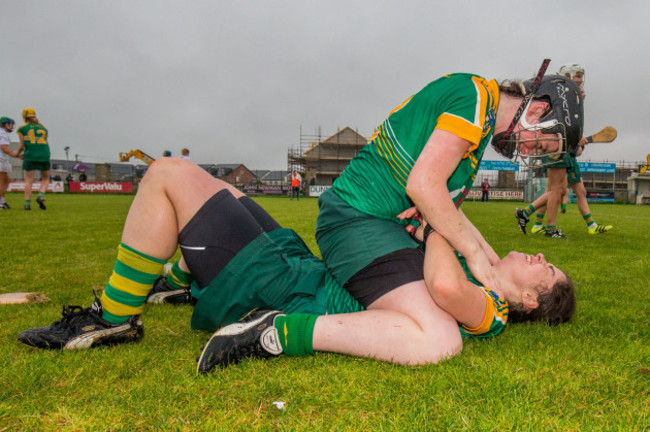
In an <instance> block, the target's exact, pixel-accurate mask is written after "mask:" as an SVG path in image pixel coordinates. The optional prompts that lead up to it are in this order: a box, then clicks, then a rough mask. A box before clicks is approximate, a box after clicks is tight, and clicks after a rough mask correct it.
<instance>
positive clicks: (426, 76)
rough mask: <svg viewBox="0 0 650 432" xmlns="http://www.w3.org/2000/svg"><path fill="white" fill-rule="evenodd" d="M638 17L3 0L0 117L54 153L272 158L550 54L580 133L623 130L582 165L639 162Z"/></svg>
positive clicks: (449, 8) (524, 10)
mask: <svg viewBox="0 0 650 432" xmlns="http://www.w3.org/2000/svg"><path fill="white" fill-rule="evenodd" d="M649 16H650V2H647V1H645V0H630V1H626V0H621V1H618V2H615V1H612V0H607V1H601V0H589V1H586V0H585V1H581V0H578V1H567V0H565V1H553V0H550V1H549V0H547V1H543V2H540V1H525V0H517V1H516V0H510V1H506V0H491V1H487V0H485V1H449V0H447V1H433V0H430V1H420V0H395V1H385V0H364V1H356V0H326V1H320V0H318V1H310V0H273V1H262V0H257V1H244V0H239V1H237V0H230V1H207V0H186V1H169V0H128V1H126V0H111V1H98V0H57V1H50V0H41V1H30V0H20V1H14V0H4V1H3V2H2V15H0V25H1V29H2V30H1V31H2V46H3V50H2V54H3V59H2V61H1V62H0V78H1V79H0V88H1V92H0V95H1V97H0V115H6V116H9V117H12V118H14V119H16V121H17V122H18V121H20V112H21V110H22V109H23V108H25V107H32V108H34V109H35V110H36V113H37V115H38V117H39V119H40V120H41V121H42V122H43V124H44V125H45V126H46V127H47V128H48V129H49V131H50V146H51V149H52V157H53V158H65V152H64V150H63V148H64V147H65V146H70V157H71V158H73V157H74V155H75V154H79V155H81V159H82V160H83V161H86V162H110V161H117V160H118V153H119V152H121V151H128V150H130V149H136V148H138V149H141V150H143V151H145V152H147V153H149V154H150V155H152V156H154V157H159V156H160V155H161V154H162V152H163V150H171V151H172V153H173V154H174V155H179V154H180V149H181V148H182V147H188V148H189V149H190V150H191V156H192V159H193V160H194V161H195V162H197V163H240V162H241V163H244V164H245V165H246V166H247V167H249V168H251V169H282V168H284V167H286V165H287V162H286V154H287V149H288V148H289V147H292V146H293V147H297V146H298V144H299V139H300V128H301V126H302V130H303V133H306V134H313V133H315V131H316V130H317V129H318V128H319V127H320V128H321V130H322V133H323V134H327V135H329V134H333V133H335V132H336V131H337V129H338V128H343V127H345V126H350V127H352V128H353V129H357V130H358V131H359V133H361V134H362V135H364V136H366V137H368V136H370V134H371V133H372V131H373V130H374V128H375V127H376V126H377V125H379V124H380V123H381V122H382V121H383V120H384V118H385V117H386V115H387V114H388V113H389V112H390V110H391V109H392V108H393V107H394V106H396V105H397V104H399V103H400V102H402V101H403V100H404V99H406V97H408V96H409V95H411V94H413V93H414V92H416V91H418V90H419V89H420V88H422V87H423V86H424V85H425V84H427V83H428V82H429V81H432V80H433V79H435V78H437V77H439V76H441V75H444V74H446V73H451V72H472V73H477V74H479V75H482V76H484V77H486V78H490V79H491V78H496V79H497V80H499V81H500V80H502V79H505V78H529V77H532V76H533V75H534V74H535V72H536V71H537V69H538V67H539V65H540V64H541V61H542V59H543V58H545V57H549V58H551V60H552V61H551V65H550V69H549V70H550V71H553V72H554V71H557V69H558V68H559V67H560V66H561V65H562V64H564V63H573V62H577V63H580V64H582V65H583V66H584V67H585V68H586V91H587V99H586V101H585V102H586V104H585V105H586V106H585V115H586V124H585V133H586V134H589V133H593V132H596V131H597V130H600V129H601V128H603V127H604V126H607V125H611V126H615V127H616V128H617V129H618V131H619V135H618V139H617V141H616V142H615V143H614V144H612V145H606V144H595V145H593V146H591V147H590V148H588V149H587V151H586V152H585V154H584V156H583V160H588V159H591V160H594V161H605V160H609V161H618V160H628V161H640V160H644V159H645V156H646V154H647V153H650V146H649V145H648V143H647V136H648V131H647V130H646V129H645V126H644V124H646V123H648V106H647V103H646V102H647V101H648V100H650V90H649V86H648V85H647V74H648V71H650V67H649V66H650V64H649V63H650V56H649V52H648V45H649V42H650V26H649V25H648V23H647V20H648V17H649ZM12 139H16V136H15V135H12ZM498 158H499V157H498V156H496V155H495V153H493V152H488V153H486V156H485V159H498Z"/></svg>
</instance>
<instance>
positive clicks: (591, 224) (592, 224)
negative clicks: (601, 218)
mask: <svg viewBox="0 0 650 432" xmlns="http://www.w3.org/2000/svg"><path fill="white" fill-rule="evenodd" d="M582 218H583V219H584V220H585V223H586V224H587V228H593V227H595V226H596V225H598V224H597V223H596V221H595V220H594V218H593V217H592V216H591V213H589V214H588V215H587V216H583V217H582Z"/></svg>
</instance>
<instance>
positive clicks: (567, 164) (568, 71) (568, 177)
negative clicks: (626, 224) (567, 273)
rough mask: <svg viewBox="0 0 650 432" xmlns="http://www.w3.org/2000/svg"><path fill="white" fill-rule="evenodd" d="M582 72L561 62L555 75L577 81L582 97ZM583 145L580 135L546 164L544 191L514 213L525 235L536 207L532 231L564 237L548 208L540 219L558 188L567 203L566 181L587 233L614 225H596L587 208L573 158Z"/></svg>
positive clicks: (578, 170)
mask: <svg viewBox="0 0 650 432" xmlns="http://www.w3.org/2000/svg"><path fill="white" fill-rule="evenodd" d="M584 73H585V70H584V68H583V67H582V66H580V65H579V64H577V63H573V64H567V65H564V66H562V67H561V68H560V70H559V71H558V74H560V75H563V76H566V77H568V78H571V79H572V80H573V81H574V82H575V83H576V84H578V86H580V90H581V92H582V97H583V98H584V97H586V94H585V90H584ZM585 145H587V139H586V138H584V137H582V138H581V140H580V143H579V145H578V146H577V147H576V148H575V149H573V150H571V151H570V152H568V153H567V154H566V156H565V158H564V160H563V161H560V162H558V163H556V164H553V165H550V166H548V167H547V168H548V182H547V183H546V192H545V193H544V194H542V196H540V197H539V198H538V199H537V200H535V201H534V202H533V203H532V204H530V205H529V206H528V207H527V208H526V209H523V210H517V211H516V212H515V216H516V217H517V220H518V223H519V226H520V229H521V230H522V232H523V233H524V234H526V224H527V223H528V218H529V217H530V215H532V214H533V213H534V212H535V210H537V213H536V217H535V225H534V226H533V228H532V229H531V232H532V233H538V232H541V231H545V232H546V233H547V234H546V235H547V236H548V237H555V238H563V237H565V235H564V234H563V233H562V232H561V231H560V230H554V229H553V228H554V225H555V223H554V222H553V223H551V211H549V216H548V217H547V225H546V227H544V226H543V220H544V214H545V213H546V211H547V204H548V205H551V204H550V202H551V200H552V202H555V196H554V194H555V193H557V192H558V191H560V190H561V191H562V195H561V200H560V202H559V203H561V205H564V203H565V202H566V200H567V198H568V188H567V187H566V184H567V181H568V184H569V186H570V187H571V188H572V189H573V191H574V193H575V194H576V202H577V204H578V210H579V211H580V214H581V215H582V218H583V219H584V221H585V223H586V224H587V229H588V232H589V234H601V233H604V232H607V231H609V230H611V229H612V228H613V227H612V226H611V225H599V224H598V223H596V221H595V220H594V218H593V217H592V215H591V211H590V210H589V204H588V202H587V191H586V189H585V186H584V183H583V181H582V174H581V172H580V166H579V165H578V161H577V159H576V157H577V156H580V155H581V154H582V152H583V150H584V146H585ZM560 183H563V186H562V187H561V188H560V187H559V186H558V185H559V184H560ZM563 213H564V211H563ZM554 215H555V217H557V210H556V211H555V212H554ZM553 220H555V219H553ZM554 231H556V232H554Z"/></svg>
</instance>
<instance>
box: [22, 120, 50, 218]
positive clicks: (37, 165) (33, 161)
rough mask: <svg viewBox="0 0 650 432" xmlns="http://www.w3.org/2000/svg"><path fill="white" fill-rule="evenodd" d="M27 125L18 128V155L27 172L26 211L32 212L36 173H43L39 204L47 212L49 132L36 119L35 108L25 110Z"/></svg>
mask: <svg viewBox="0 0 650 432" xmlns="http://www.w3.org/2000/svg"><path fill="white" fill-rule="evenodd" d="M22 115H23V120H25V124H24V125H22V126H21V127H19V128H18V131H17V133H18V139H19V140H20V147H19V148H18V155H19V156H21V155H22V158H23V170H24V171H25V210H31V209H32V207H31V202H32V183H34V171H36V170H38V171H40V172H41V186H40V188H39V191H38V198H36V202H37V203H38V205H39V207H40V208H41V210H45V191H46V190H47V186H48V185H49V184H50V146H49V144H48V141H47V139H48V132H47V129H45V126H43V125H42V124H41V123H40V122H39V121H38V118H37V117H36V112H35V111H34V109H33V108H25V109H24V110H23V113H22Z"/></svg>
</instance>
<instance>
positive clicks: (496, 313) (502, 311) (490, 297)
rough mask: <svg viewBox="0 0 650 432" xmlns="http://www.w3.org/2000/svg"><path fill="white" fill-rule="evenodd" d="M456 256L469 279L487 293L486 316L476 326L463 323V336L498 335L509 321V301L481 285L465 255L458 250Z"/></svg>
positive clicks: (461, 328)
mask: <svg viewBox="0 0 650 432" xmlns="http://www.w3.org/2000/svg"><path fill="white" fill-rule="evenodd" d="M456 258H458V261H459V262H460V265H461V266H462V267H463V270H464V271H465V276H467V280H468V281H470V282H471V283H473V284H474V285H478V286H479V287H481V289H482V290H483V293H484V294H485V316H484V317H483V322H482V323H481V325H479V326H478V327H476V328H469V327H466V326H464V325H461V326H460V334H461V336H462V337H463V338H467V337H490V336H496V335H498V334H499V333H501V332H502V331H503V329H504V328H505V327H506V323H507V322H508V311H509V306H508V302H507V301H506V300H505V299H502V298H500V297H499V296H498V295H497V294H496V293H495V292H494V291H492V290H491V289H489V288H486V287H484V286H483V285H481V283H480V282H479V281H477V280H476V278H475V277H474V275H473V274H472V272H470V271H469V267H467V262H466V261H465V257H463V256H462V255H460V254H459V253H458V252H456Z"/></svg>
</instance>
